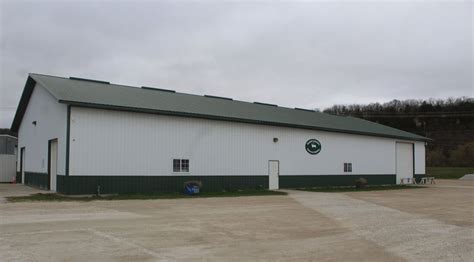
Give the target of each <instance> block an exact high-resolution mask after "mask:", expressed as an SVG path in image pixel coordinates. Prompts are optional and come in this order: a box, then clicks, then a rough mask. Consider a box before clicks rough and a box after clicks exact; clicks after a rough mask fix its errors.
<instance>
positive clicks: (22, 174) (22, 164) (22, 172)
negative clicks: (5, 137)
mask: <svg viewBox="0 0 474 262" xmlns="http://www.w3.org/2000/svg"><path fill="white" fill-rule="evenodd" d="M25 152H26V147H24V146H23V147H20V178H21V183H22V184H25V158H26V157H25Z"/></svg>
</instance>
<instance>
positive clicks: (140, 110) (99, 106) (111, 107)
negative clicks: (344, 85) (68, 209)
mask: <svg viewBox="0 0 474 262" xmlns="http://www.w3.org/2000/svg"><path fill="white" fill-rule="evenodd" d="M59 103H63V104H67V105H72V106H79V107H87V108H96V109H108V110H117V111H127V112H136V113H148V114H160V115H169V116H181V117H193V118H201V119H210V120H220V121H230V122H240V123H247V124H258V125H268V126H280V127H291V128H299V129H308V130H318V131H326V132H336V133H344V134H353V135H363V136H375V137H383V138H391V139H400V140H404V141H423V142H429V141H432V139H430V138H427V137H420V138H407V137H403V136H390V135H382V134H378V133H371V132H357V131H350V130H341V129H335V128H322V127H314V126H305V125H294V124H285V123H279V122H270V121H259V120H252V119H243V118H230V117H222V116H213V115H202V114H194V113H185V112H173V111H164V110H155V109H144V108H134V107H124V106H114V105H103V104H93V103H84V102H77V101H67V100H59Z"/></svg>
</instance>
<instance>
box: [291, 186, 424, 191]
mask: <svg viewBox="0 0 474 262" xmlns="http://www.w3.org/2000/svg"><path fill="white" fill-rule="evenodd" d="M413 188H423V186H416V185H376V186H375V185H374V186H366V187H363V188H356V187H355V186H334V187H329V186H327V187H303V188H297V190H302V191H311V192H361V191H382V190H398V189H413Z"/></svg>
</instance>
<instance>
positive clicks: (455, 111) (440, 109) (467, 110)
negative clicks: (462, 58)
mask: <svg viewBox="0 0 474 262" xmlns="http://www.w3.org/2000/svg"><path fill="white" fill-rule="evenodd" d="M323 112H324V113H329V114H334V115H343V116H352V117H358V118H362V119H366V120H370V121H373V122H376V123H380V124H383V125H387V126H391V127H394V128H398V129H401V130H404V131H407V132H411V133H415V134H419V135H422V136H426V137H428V138H431V139H433V141H431V142H429V143H428V145H427V148H426V149H427V150H426V164H427V166H458V167H474V99H473V98H469V97H459V98H447V99H427V100H416V99H408V100H397V99H394V100H392V101H390V102H387V103H382V104H381V103H371V104H365V105H363V104H352V105H334V106H332V107H330V108H327V109H325V110H324V111H323Z"/></svg>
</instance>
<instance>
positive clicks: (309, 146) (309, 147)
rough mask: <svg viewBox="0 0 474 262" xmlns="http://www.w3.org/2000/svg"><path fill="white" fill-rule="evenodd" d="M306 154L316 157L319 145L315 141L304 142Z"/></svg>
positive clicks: (319, 150) (319, 148) (319, 149)
mask: <svg viewBox="0 0 474 262" xmlns="http://www.w3.org/2000/svg"><path fill="white" fill-rule="evenodd" d="M305 148H306V152H308V153H310V154H311V155H316V154H318V153H319V152H321V143H320V142H319V141H318V140H317V139H314V138H313V139H310V140H308V141H307V142H306V145H305Z"/></svg>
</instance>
